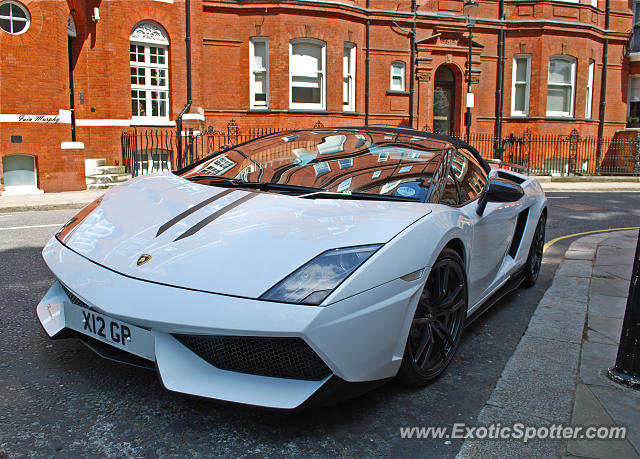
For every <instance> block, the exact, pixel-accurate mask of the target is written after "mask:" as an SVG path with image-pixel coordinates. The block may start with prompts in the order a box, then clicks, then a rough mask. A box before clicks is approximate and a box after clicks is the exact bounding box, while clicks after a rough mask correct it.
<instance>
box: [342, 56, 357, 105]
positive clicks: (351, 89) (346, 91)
mask: <svg viewBox="0 0 640 459" xmlns="http://www.w3.org/2000/svg"><path fill="white" fill-rule="evenodd" d="M347 58H348V59H347ZM345 102H346V103H345ZM342 111H345V112H355V111H356V45H355V43H345V44H344V53H343V56H342Z"/></svg>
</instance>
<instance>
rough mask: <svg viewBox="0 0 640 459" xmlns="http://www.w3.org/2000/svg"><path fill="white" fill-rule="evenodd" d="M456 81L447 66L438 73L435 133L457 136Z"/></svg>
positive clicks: (434, 93)
mask: <svg viewBox="0 0 640 459" xmlns="http://www.w3.org/2000/svg"><path fill="white" fill-rule="evenodd" d="M455 97H456V79H455V76H454V75H453V72H452V71H451V70H450V69H449V68H448V67H446V66H444V65H443V66H441V67H440V68H438V70H437V71H436V75H435V87H434V90H433V132H435V133H437V134H446V135H454V134H455V119H454V118H455V116H454V114H455V110H454V109H455V105H456V104H455V100H456V99H455Z"/></svg>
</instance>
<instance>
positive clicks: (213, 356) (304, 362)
mask: <svg viewBox="0 0 640 459" xmlns="http://www.w3.org/2000/svg"><path fill="white" fill-rule="evenodd" d="M174 336H175V338H176V339H177V340H178V341H180V342H181V343H182V344H184V345H185V346H187V347H188V348H189V349H191V350H192V351H193V352H195V353H196V354H198V355H199V356H200V357H202V358H203V359H204V360H206V361H207V362H209V363H210V364H211V365H213V366H215V367H217V368H220V369H222V370H229V371H237V372H239V373H249V374H253V375H261V376H272V377H275V378H288V379H306V380H312V381H318V380H321V379H324V378H326V377H327V376H329V375H330V374H331V370H329V367H327V365H326V364H325V363H324V362H323V361H322V359H320V357H318V355H317V354H316V353H315V352H313V350H312V349H311V348H310V347H309V345H308V344H307V343H305V342H304V340H302V339H300V338H271V337H255V336H208V335H207V336H205V335H174Z"/></svg>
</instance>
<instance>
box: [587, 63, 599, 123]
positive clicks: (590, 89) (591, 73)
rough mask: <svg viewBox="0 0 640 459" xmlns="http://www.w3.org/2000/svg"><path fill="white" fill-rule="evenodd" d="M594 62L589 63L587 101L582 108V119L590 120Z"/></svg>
mask: <svg viewBox="0 0 640 459" xmlns="http://www.w3.org/2000/svg"><path fill="white" fill-rule="evenodd" d="M595 67H596V62H595V61H594V60H590V61H589V73H588V75H587V101H586V103H585V107H584V117H585V118H586V119H591V111H592V110H593V78H594V74H595Z"/></svg>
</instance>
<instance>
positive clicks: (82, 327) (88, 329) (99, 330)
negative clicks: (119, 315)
mask: <svg viewBox="0 0 640 459" xmlns="http://www.w3.org/2000/svg"><path fill="white" fill-rule="evenodd" d="M64 316H65V324H66V326H67V327H68V328H71V329H73V330H75V331H77V332H80V333H82V334H84V335H87V336H90V337H92V338H95V339H97V340H100V341H102V342H103V343H107V344H110V345H112V346H114V347H116V348H118V349H121V350H123V351H126V352H129V353H131V354H135V355H137V356H140V357H143V358H145V359H148V360H152V361H155V352H154V339H153V335H152V334H151V332H150V331H149V330H145V329H144V328H140V327H136V326H135V325H131V324H128V323H126V322H123V321H121V320H117V319H113V318H111V317H109V316H107V315H105V314H101V313H98V312H95V311H91V310H89V309H85V308H82V307H80V306H77V305H75V304H73V303H66V302H65V304H64Z"/></svg>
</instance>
